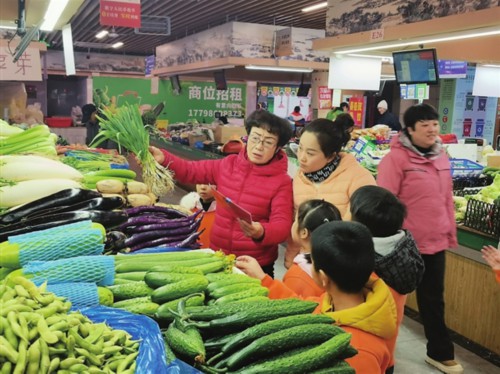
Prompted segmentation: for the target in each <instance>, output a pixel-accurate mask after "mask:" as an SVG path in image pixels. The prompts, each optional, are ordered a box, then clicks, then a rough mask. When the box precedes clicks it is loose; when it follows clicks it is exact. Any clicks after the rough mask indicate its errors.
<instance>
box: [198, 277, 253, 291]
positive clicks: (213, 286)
mask: <svg viewBox="0 0 500 374" xmlns="http://www.w3.org/2000/svg"><path fill="white" fill-rule="evenodd" d="M234 275H235V276H236V275H241V274H234ZM207 278H208V277H207ZM245 278H246V279H245ZM209 281H210V279H209ZM248 283H250V284H260V280H258V279H255V278H251V277H249V276H246V275H245V276H244V278H243V279H241V278H240V277H232V276H231V277H230V278H228V279H221V280H218V281H215V282H213V281H210V284H209V285H208V287H207V290H208V292H212V291H214V290H217V289H219V288H222V287H226V286H230V285H236V284H248Z"/></svg>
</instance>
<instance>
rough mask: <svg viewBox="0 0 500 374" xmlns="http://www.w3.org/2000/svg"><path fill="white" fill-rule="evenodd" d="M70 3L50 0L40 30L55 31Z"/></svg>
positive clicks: (63, 0) (64, 0)
mask: <svg viewBox="0 0 500 374" xmlns="http://www.w3.org/2000/svg"><path fill="white" fill-rule="evenodd" d="M68 3H69V0H50V3H49V6H48V7H47V10H46V11H45V16H44V17H43V19H44V21H43V23H42V26H41V27H40V30H43V31H53V30H54V27H55V26H56V23H57V21H58V20H59V17H61V14H62V13H63V11H64V9H65V8H66V5H68Z"/></svg>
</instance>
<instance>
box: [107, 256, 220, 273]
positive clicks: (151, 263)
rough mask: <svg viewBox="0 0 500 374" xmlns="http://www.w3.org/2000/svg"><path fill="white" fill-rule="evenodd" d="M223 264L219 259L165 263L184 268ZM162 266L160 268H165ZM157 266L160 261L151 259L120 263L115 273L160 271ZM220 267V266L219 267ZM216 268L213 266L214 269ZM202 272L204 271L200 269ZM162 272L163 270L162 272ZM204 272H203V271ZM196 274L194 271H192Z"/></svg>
mask: <svg viewBox="0 0 500 374" xmlns="http://www.w3.org/2000/svg"><path fill="white" fill-rule="evenodd" d="M220 262H222V261H221V260H219V259H218V258H199V259H193V260H183V261H176V262H165V263H164V265H172V264H174V265H176V266H182V267H186V268H189V267H192V266H196V267H199V266H202V265H203V266H207V265H208V264H209V263H210V264H211V263H214V264H217V265H219V263H220ZM164 265H160V266H164ZM156 266H158V261H157V260H154V259H151V260H139V261H135V262H119V263H118V264H116V266H115V272H116V273H130V272H136V271H159V270H158V269H157V268H156ZM219 266H220V265H219ZM213 267H214V266H213V265H212V268H213ZM199 270H202V269H199ZM160 271H161V270H160ZM202 271H203V270H202ZM191 272H192V273H194V271H191Z"/></svg>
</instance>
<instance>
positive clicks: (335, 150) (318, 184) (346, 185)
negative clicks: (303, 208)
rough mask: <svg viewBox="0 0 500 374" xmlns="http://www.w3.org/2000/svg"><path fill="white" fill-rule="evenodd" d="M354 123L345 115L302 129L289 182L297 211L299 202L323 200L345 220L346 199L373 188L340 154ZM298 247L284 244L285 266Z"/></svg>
mask: <svg viewBox="0 0 500 374" xmlns="http://www.w3.org/2000/svg"><path fill="white" fill-rule="evenodd" d="M353 125H354V120H353V119H352V117H351V116H350V115H349V114H347V113H345V114H343V115H342V116H339V117H338V118H337V120H335V121H334V122H332V121H330V120H327V119H324V118H319V119H316V120H314V121H312V122H311V123H310V124H308V125H307V126H306V127H305V128H304V132H303V133H302V135H301V137H300V143H299V147H298V150H297V160H298V162H299V171H298V172H297V174H296V175H295V177H294V179H293V200H294V207H295V208H297V207H298V206H299V205H300V204H301V203H302V202H303V201H306V200H310V199H324V200H326V201H328V202H330V203H332V204H333V205H335V206H336V207H337V208H338V209H339V211H340V214H341V215H342V219H349V218H350V213H349V199H350V197H351V195H352V194H353V193H354V191H356V190H357V189H358V188H359V187H361V186H366V185H374V184H375V179H374V178H373V176H372V175H371V174H370V172H369V171H368V170H366V169H365V168H363V167H362V166H361V165H360V164H359V163H358V162H357V161H356V159H355V158H354V156H352V155H351V154H348V153H346V152H341V149H342V147H344V146H345V145H346V143H347V142H348V141H349V140H350V139H351V133H350V131H352V127H353ZM299 252H300V245H299V244H298V243H295V242H294V241H293V240H288V243H287V249H286V253H285V266H286V267H287V268H288V267H290V266H291V265H292V262H293V259H294V258H295V256H296V255H297V254H298V253H299Z"/></svg>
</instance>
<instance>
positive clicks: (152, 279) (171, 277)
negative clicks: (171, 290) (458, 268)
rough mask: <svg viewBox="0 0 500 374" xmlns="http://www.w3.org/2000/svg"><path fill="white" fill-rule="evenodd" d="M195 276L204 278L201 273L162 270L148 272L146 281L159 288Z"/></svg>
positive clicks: (150, 285) (149, 284)
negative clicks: (166, 271) (163, 271)
mask: <svg viewBox="0 0 500 374" xmlns="http://www.w3.org/2000/svg"><path fill="white" fill-rule="evenodd" d="M193 277H200V278H204V277H203V276H202V275H199V274H181V273H160V272H151V271H150V272H147V273H146V276H145V277H144V281H145V282H146V284H147V285H148V286H149V287H152V288H159V287H162V286H164V285H166V284H171V283H176V282H180V281H183V280H186V279H190V278H193Z"/></svg>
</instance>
